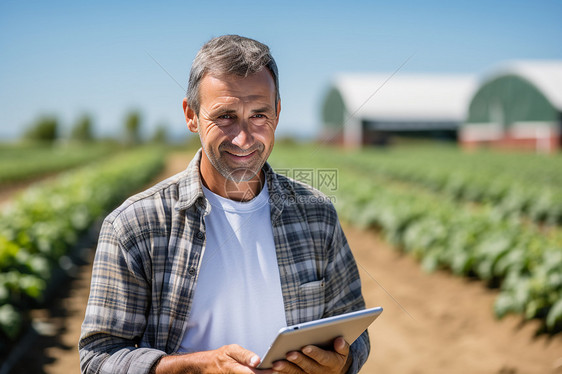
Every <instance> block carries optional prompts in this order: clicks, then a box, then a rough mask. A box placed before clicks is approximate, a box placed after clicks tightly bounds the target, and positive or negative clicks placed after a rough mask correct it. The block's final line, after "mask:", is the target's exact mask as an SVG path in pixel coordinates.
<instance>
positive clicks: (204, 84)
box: [183, 35, 281, 198]
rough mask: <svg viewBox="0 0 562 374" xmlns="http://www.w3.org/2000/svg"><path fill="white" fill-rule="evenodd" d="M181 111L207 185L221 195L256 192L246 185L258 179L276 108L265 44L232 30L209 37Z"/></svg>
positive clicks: (274, 124)
mask: <svg viewBox="0 0 562 374" xmlns="http://www.w3.org/2000/svg"><path fill="white" fill-rule="evenodd" d="M183 110H184V114H185V119H186V122H187V127H188V128H189V130H190V131H192V132H197V133H199V137H200V139H201V146H202V147H203V151H204V152H203V155H202V158H201V166H200V170H201V176H202V179H203V183H204V184H205V185H206V186H207V188H209V189H210V190H211V191H213V192H215V193H218V194H220V195H223V196H225V195H229V192H232V191H233V189H234V190H236V191H238V192H241V193H243V192H244V191H246V190H248V189H250V190H251V191H252V192H253V193H255V192H256V191H259V189H260V187H249V185H250V184H253V185H254V186H256V184H259V183H260V182H263V178H262V177H263V175H262V172H261V169H262V167H263V164H264V163H265V162H266V160H267V158H268V157H269V154H270V153H271V151H272V149H273V144H274V133H275V129H276V127H277V123H278V122H279V113H280V110H281V101H280V100H279V89H278V78H277V67H276V65H275V61H274V60H273V57H271V54H270V53H269V48H268V47H267V46H265V45H263V44H261V43H259V42H257V41H255V40H252V39H247V38H243V37H240V36H235V35H227V36H222V37H218V38H215V39H212V40H211V41H209V42H208V43H207V44H205V45H204V46H203V47H202V48H201V51H200V52H199V53H198V54H197V57H196V58H195V60H194V62H193V67H192V70H191V74H190V79H189V88H188V93H187V97H186V98H185V99H184V101H183ZM230 198H235V197H232V196H230Z"/></svg>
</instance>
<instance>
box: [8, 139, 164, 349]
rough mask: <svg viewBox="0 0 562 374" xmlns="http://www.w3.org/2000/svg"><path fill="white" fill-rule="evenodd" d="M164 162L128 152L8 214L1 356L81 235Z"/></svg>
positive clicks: (71, 175) (28, 194)
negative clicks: (27, 312)
mask: <svg viewBox="0 0 562 374" xmlns="http://www.w3.org/2000/svg"><path fill="white" fill-rule="evenodd" d="M163 159H164V157H163V152H162V151H161V150H160V149H157V148H141V149H135V150H132V151H128V152H126V153H122V154H119V155H116V156H113V157H112V158H110V159H109V160H107V161H104V162H99V163H97V164H95V165H89V166H88V167H84V168H82V169H79V170H75V171H72V172H67V173H65V174H63V175H60V176H59V177H57V178H56V179H55V180H52V181H49V182H44V183H39V184H36V185H34V186H32V187H30V188H29V189H28V190H26V191H25V192H24V193H23V194H22V195H20V196H19V197H18V198H16V199H15V200H14V201H13V202H12V203H11V205H9V206H8V207H6V209H4V210H3V211H2V213H1V214H0V352H1V351H2V349H3V348H5V347H6V345H7V342H8V341H10V340H11V339H14V338H16V337H17V336H18V335H19V333H20V331H21V327H22V324H24V323H25V322H26V311H27V310H28V309H29V308H31V307H32V306H35V305H37V304H38V303H40V302H41V301H42V298H43V296H44V292H45V290H46V287H47V286H48V285H49V284H50V282H51V280H52V277H53V274H54V273H55V272H57V271H61V270H60V269H64V268H65V266H64V265H65V264H68V263H69V260H70V259H69V257H68V255H69V251H71V250H72V248H74V246H75V245H76V243H77V241H78V239H79V237H80V235H81V234H83V233H85V232H86V231H87V230H88V229H89V228H91V227H92V225H95V224H98V223H99V221H100V220H101V219H102V218H103V217H104V215H105V214H107V212H108V211H109V210H111V209H112V208H114V207H115V206H117V205H118V204H119V203H120V202H122V201H123V199H125V198H126V197H127V196H128V195H130V194H131V193H133V192H135V191H136V190H138V189H139V188H141V187H143V186H144V185H145V184H146V183H147V182H148V181H149V180H150V179H151V178H153V176H154V175H155V174H156V173H157V172H158V171H159V170H161V168H162V166H163Z"/></svg>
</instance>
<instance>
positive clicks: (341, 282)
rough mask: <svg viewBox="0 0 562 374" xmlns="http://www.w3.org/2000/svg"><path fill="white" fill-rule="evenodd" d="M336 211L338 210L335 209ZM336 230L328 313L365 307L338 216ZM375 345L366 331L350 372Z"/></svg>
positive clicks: (354, 348)
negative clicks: (371, 343)
mask: <svg viewBox="0 0 562 374" xmlns="http://www.w3.org/2000/svg"><path fill="white" fill-rule="evenodd" d="M334 211H335V210H334ZM333 227H334V232H333V236H332V240H331V245H330V248H329V252H328V253H329V257H330V262H329V263H328V268H327V269H326V273H325V274H326V285H327V287H326V300H327V301H326V317H330V316H335V315H339V314H344V313H349V312H353V311H356V310H362V309H365V301H364V299H363V295H362V293H361V280H360V278H359V271H358V269H357V264H356V262H355V259H354V257H353V254H352V253H351V249H350V248H349V245H348V243H347V239H346V237H345V234H344V232H343V229H342V227H341V225H340V223H339V220H338V219H337V215H336V218H335V224H334V226H333ZM370 349H371V346H370V342H369V334H368V332H367V331H365V332H364V333H363V334H361V335H360V336H359V338H357V340H355V342H354V343H353V344H352V345H351V348H350V354H351V356H352V358H353V361H352V365H351V367H350V368H349V370H348V373H350V374H351V373H357V372H358V371H359V369H361V367H362V366H363V364H364V363H365V362H366V361H367V357H368V356H369V352H370Z"/></svg>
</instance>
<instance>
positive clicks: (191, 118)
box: [182, 98, 199, 132]
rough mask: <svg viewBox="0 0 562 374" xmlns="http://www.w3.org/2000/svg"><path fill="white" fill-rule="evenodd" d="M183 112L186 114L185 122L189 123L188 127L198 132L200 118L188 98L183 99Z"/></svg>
mask: <svg viewBox="0 0 562 374" xmlns="http://www.w3.org/2000/svg"><path fill="white" fill-rule="evenodd" d="M182 104H183V114H184V116H185V122H186V123H187V128H188V129H189V131H191V132H198V131H199V126H198V118H197V115H196V114H195V111H194V110H193V109H192V108H191V107H190V106H189V104H188V103H187V98H184V99H183V103H182Z"/></svg>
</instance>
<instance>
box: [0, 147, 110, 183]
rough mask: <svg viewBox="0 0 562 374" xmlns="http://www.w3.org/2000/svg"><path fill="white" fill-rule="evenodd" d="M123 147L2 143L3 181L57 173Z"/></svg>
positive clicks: (1, 176) (1, 168)
mask: <svg viewBox="0 0 562 374" xmlns="http://www.w3.org/2000/svg"><path fill="white" fill-rule="evenodd" d="M117 150H119V146H116V145H115V144H111V143H91V144H81V145H78V144H68V145H47V144H4V145H0V159H1V160H2V163H1V164H0V184H3V183H10V182H17V181H21V180H26V179H30V178H34V177H38V176H41V175H46V174H49V173H55V172H59V171H62V170H66V169H69V168H72V167H76V166H79V165H83V164H86V163H89V162H92V160H96V159H100V158H102V157H105V156H107V155H108V154H111V153H114V152H116V151H117Z"/></svg>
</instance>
